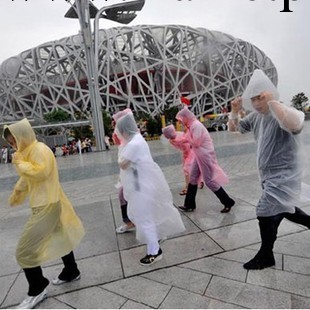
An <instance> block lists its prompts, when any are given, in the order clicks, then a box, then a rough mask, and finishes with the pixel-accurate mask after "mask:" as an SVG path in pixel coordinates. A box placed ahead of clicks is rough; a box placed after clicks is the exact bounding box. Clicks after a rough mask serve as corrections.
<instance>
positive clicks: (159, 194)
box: [116, 115, 185, 243]
mask: <svg viewBox="0 0 310 310" xmlns="http://www.w3.org/2000/svg"><path fill="white" fill-rule="evenodd" d="M116 132H117V135H118V136H119V137H120V139H121V140H122V141H123V146H122V148H121V150H120V152H119V163H122V162H127V163H128V164H127V165H126V166H125V167H124V168H121V170H120V178H121V183H122V185H123V188H124V197H125V199H126V200H127V202H128V217H129V218H130V220H131V221H132V222H133V223H134V224H135V225H136V238H137V240H139V241H140V242H142V243H147V242H148V232H151V231H152V232H154V233H155V234H156V236H157V239H156V240H159V239H162V238H164V237H167V236H169V235H173V234H176V233H180V232H182V231H184V230H185V227H184V224H183V222H182V219H181V216H180V214H179V212H178V210H177V209H176V208H175V207H174V206H173V201H172V195H171V192H170V189H169V186H168V183H167V181H166V179H165V177H164V174H163V173H162V171H161V169H160V168H159V166H158V165H157V164H156V163H155V162H154V160H153V158H152V156H151V153H150V149H149V146H148V144H147V142H146V141H145V140H144V138H143V137H142V136H141V134H140V133H139V131H138V128H137V126H136V123H135V120H134V118H133V116H132V115H125V116H123V117H122V118H120V119H119V120H118V121H117V123H116Z"/></svg>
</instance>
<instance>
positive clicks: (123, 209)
mask: <svg viewBox="0 0 310 310" xmlns="http://www.w3.org/2000/svg"><path fill="white" fill-rule="evenodd" d="M118 199H119V202H120V207H121V212H122V219H123V222H124V223H125V224H124V225H121V226H120V227H117V228H116V232H117V233H118V234H122V233H124V232H127V231H130V230H132V229H133V228H134V227H135V225H134V223H133V222H131V220H130V219H129V217H128V214H127V201H126V199H125V198H124V192H123V187H120V189H119V191H118Z"/></svg>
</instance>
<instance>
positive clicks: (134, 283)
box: [0, 122, 310, 309]
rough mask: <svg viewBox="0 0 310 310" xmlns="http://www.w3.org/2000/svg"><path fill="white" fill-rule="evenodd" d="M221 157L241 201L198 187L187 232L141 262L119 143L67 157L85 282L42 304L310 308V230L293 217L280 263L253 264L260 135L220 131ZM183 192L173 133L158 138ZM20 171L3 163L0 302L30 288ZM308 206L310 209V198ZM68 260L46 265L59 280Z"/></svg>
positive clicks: (285, 227)
mask: <svg viewBox="0 0 310 310" xmlns="http://www.w3.org/2000/svg"><path fill="white" fill-rule="evenodd" d="M211 136H212V138H213V141H214V144H215V147H216V152H217V156H218V161H219V163H220V165H221V166H222V168H223V169H224V170H225V171H226V173H227V174H228V175H229V178H230V183H229V184H228V185H227V186H225V189H226V190H227V192H228V193H229V194H230V195H231V196H232V197H233V198H234V199H235V200H236V205H235V206H234V207H233V208H232V210H231V212H230V213H228V214H222V213H220V210H221V208H222V206H221V204H220V203H219V201H218V200H217V198H216V197H215V195H214V194H213V193H212V192H211V191H210V190H208V189H207V188H206V187H204V188H203V189H200V190H198V195H197V199H196V202H197V209H196V211H195V212H193V213H181V214H182V219H183V221H184V224H185V226H186V231H185V232H184V233H182V234H179V235H176V236H173V237H170V238H169V239H168V240H166V241H165V242H164V243H163V244H162V245H161V247H162V249H163V259H162V260H161V261H159V262H157V263H155V264H154V265H152V266H149V267H145V266H141V265H140V264H139V260H140V258H142V257H143V256H144V255H145V251H146V250H145V245H141V244H139V243H138V242H137V241H136V239H135V233H134V232H128V233H125V234H121V235H118V234H116V232H115V228H116V227H118V226H119V225H120V224H121V223H122V220H121V211H120V207H119V202H118V199H117V189H116V188H115V184H116V183H117V181H118V171H119V170H118V165H117V148H116V147H113V146H112V148H111V150H110V151H105V152H97V153H96V152H92V153H86V154H83V155H73V156H69V157H67V158H63V157H59V158H57V162H58V166H59V171H60V179H61V183H62V185H63V188H64V191H65V192H66V194H67V195H68V197H69V199H70V200H71V202H72V204H73V205H74V207H75V210H76V212H77V213H78V215H79V216H80V217H81V219H82V221H83V223H84V226H85V229H86V235H85V237H84V239H83V240H82V242H81V244H80V246H79V247H78V248H77V249H76V250H75V256H76V258H77V261H78V265H79V268H80V270H81V279H80V280H79V281H76V282H73V283H69V284H64V285H62V286H53V285H52V284H50V285H49V286H48V298H47V299H46V300H45V301H43V302H42V303H41V304H40V305H38V306H37V308H44V309H54V308H57V309H59V308H62V309H64V308H66V309H70V308H79V309H81V308H88V309H90V308H91V309H96V308H101V309H102V308H116V309H120V308H122V309H123V308H124V309H138V308H150V309H152V308H155V309H158V308H190V309H194V308H196V309H198V308H221V309H223V308H264V309H266V308H278V309H279V308H281V309H284V308H285V309H291V308H292V309H297V308H308V309H309V308H310V232H309V230H308V229H306V228H305V227H303V226H300V225H297V224H294V223H292V222H289V221H287V220H283V222H282V223H281V225H280V228H279V233H278V239H277V241H276V243H275V248H274V252H275V257H276V266H275V267H273V268H267V269H264V270H261V271H247V270H245V269H243V266H242V265H243V263H245V262H246V261H248V260H249V259H251V258H252V257H253V256H254V255H255V253H256V252H257V250H258V248H259V244H260V236H259V229H258V222H257V220H256V215H255V205H256V203H257V201H258V199H259V197H260V193H261V190H260V185H259V180H258V175H257V169H256V156H255V144H254V141H253V137H252V135H239V134H234V133H228V132H212V133H211ZM303 141H304V142H303V145H304V149H303V153H304V157H305V160H306V162H305V164H304V167H305V169H304V171H305V177H304V179H305V181H307V182H308V184H310V169H309V161H310V159H309V156H308V154H309V151H310V122H307V123H306V127H305V130H304V137H303ZM148 143H149V146H150V148H151V152H152V154H153V157H154V159H155V161H156V162H157V163H158V164H159V165H160V166H161V168H162V170H163V172H164V174H165V176H166V178H167V181H168V183H169V186H170V188H171V191H172V193H173V197H174V203H175V205H176V206H177V205H182V203H183V199H184V196H180V195H179V192H180V190H181V189H182V187H183V185H184V178H183V175H182V169H181V156H180V153H179V152H178V151H177V150H175V149H173V148H172V147H171V146H170V145H169V143H168V142H167V141H166V140H159V141H150V142H148ZM16 180H17V176H16V172H15V170H14V167H13V166H12V165H10V164H7V165H0V201H1V202H2V203H1V206H0V240H1V253H0V264H1V268H0V283H1V285H0V307H1V308H14V307H15V306H16V305H17V304H18V303H19V302H21V301H22V299H23V298H24V297H25V294H26V291H27V283H26V280H25V277H24V274H23V272H22V271H21V270H20V268H19V266H18V265H17V263H16V260H15V256H14V255H15V248H16V245H17V241H18V238H19V236H20V233H21V231H22V228H23V225H24V224H25V222H26V220H27V217H28V215H29V213H30V210H29V207H27V204H26V203H25V204H24V205H23V206H22V207H17V208H10V207H8V205H7V199H8V197H9V194H10V191H11V190H12V188H13V186H14V184H15V182H16ZM301 208H302V209H303V210H304V211H305V212H307V213H310V201H308V202H304V204H303V205H302V206H301ZM61 269H62V264H61V260H60V259H59V260H57V261H53V262H51V263H49V264H46V265H44V274H45V276H46V277H47V278H49V279H50V280H51V279H52V278H54V277H56V276H57V275H58V274H59V272H60V270H61Z"/></svg>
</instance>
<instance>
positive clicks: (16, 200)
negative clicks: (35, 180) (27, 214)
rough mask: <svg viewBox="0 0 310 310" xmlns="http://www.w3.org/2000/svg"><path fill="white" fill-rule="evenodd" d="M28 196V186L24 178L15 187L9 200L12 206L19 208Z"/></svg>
mask: <svg viewBox="0 0 310 310" xmlns="http://www.w3.org/2000/svg"><path fill="white" fill-rule="evenodd" d="M27 195H28V184H27V180H26V179H25V178H24V177H20V178H19V180H18V181H17V183H16V184H15V186H14V190H13V193H12V194H11V196H10V198H9V204H10V205H11V206H18V205H20V204H22V203H23V202H24V200H25V199H26V197H27Z"/></svg>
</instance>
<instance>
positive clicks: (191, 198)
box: [179, 183, 198, 212]
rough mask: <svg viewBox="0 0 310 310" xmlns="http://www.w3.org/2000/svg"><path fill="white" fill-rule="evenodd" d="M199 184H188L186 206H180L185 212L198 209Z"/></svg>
mask: <svg viewBox="0 0 310 310" xmlns="http://www.w3.org/2000/svg"><path fill="white" fill-rule="evenodd" d="M197 188H198V185H197V184H191V183H189V184H188V187H187V193H186V196H185V200H184V206H180V207H179V209H180V210H182V211H185V212H192V211H194V210H195V209H196V194H197Z"/></svg>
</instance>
